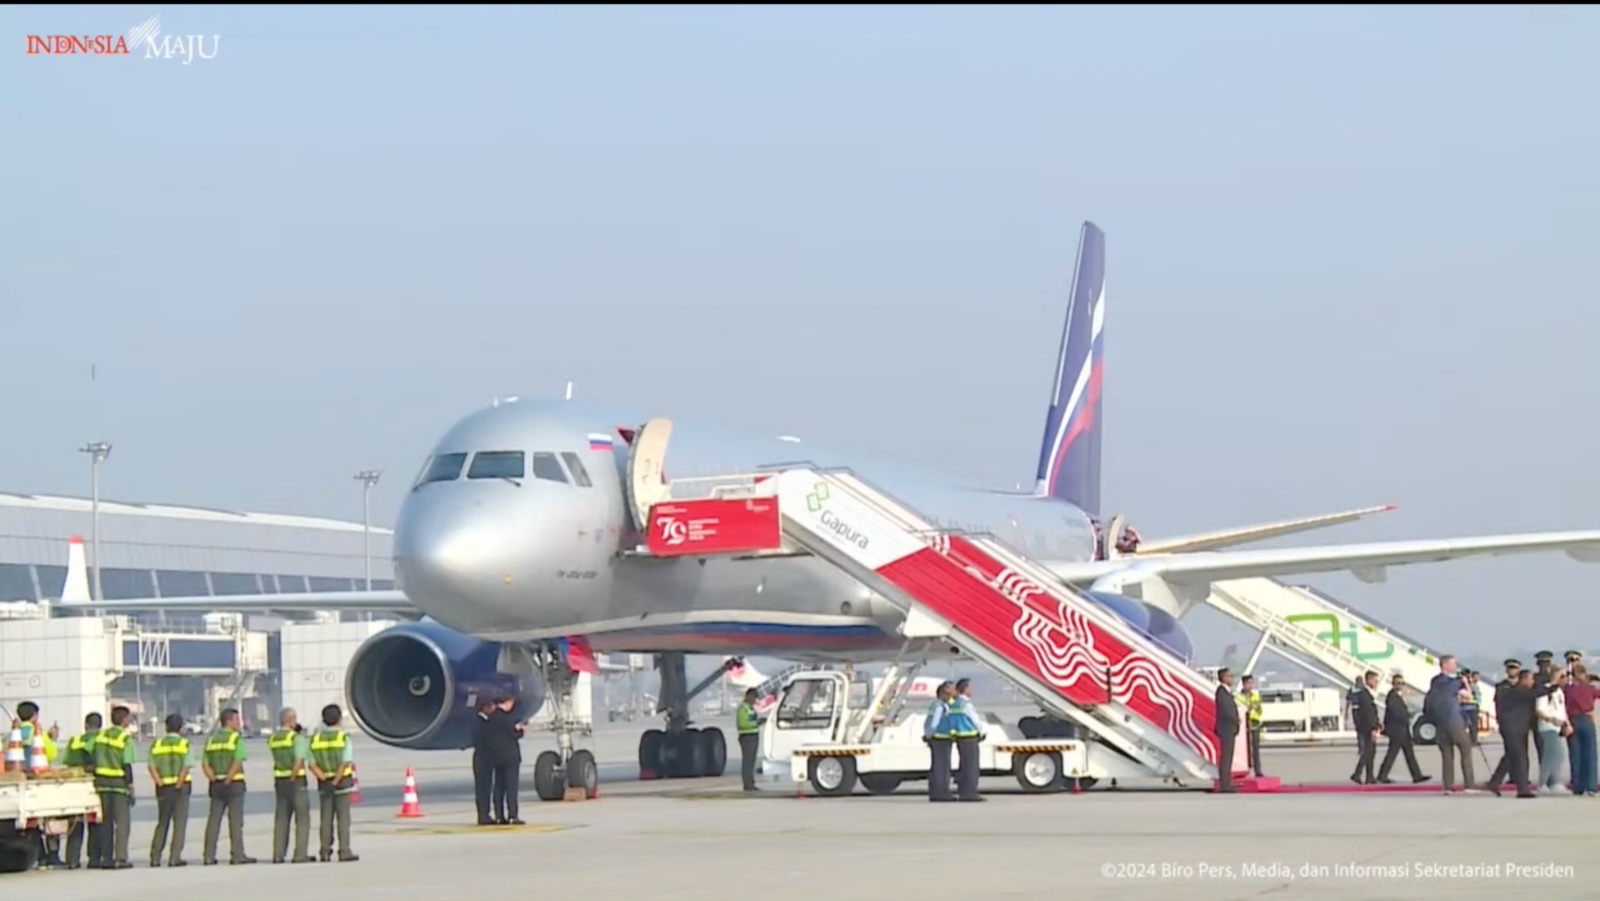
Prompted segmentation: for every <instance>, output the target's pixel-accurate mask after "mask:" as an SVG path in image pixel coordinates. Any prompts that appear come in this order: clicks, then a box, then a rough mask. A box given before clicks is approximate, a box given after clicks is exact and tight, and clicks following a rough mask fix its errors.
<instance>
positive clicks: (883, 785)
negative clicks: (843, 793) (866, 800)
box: [861, 773, 905, 795]
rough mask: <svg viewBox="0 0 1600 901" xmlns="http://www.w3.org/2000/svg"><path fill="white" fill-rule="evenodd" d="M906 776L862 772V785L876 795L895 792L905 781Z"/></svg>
mask: <svg viewBox="0 0 1600 901" xmlns="http://www.w3.org/2000/svg"><path fill="white" fill-rule="evenodd" d="M904 781H905V779H904V777H901V776H896V775H894V774H893V773H862V774H861V785H862V786H863V787H864V788H866V790H867V791H869V792H872V793H873V794H875V795H889V794H893V793H894V790H895V789H897V788H899V787H900V783H902V782H904Z"/></svg>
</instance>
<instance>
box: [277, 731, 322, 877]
mask: <svg viewBox="0 0 1600 901" xmlns="http://www.w3.org/2000/svg"><path fill="white" fill-rule="evenodd" d="M267 750H269V751H271V752H272V790H273V793H274V794H276V795H277V807H276V812H275V813H274V814H273V817H272V862H273V863H283V861H284V858H285V856H287V855H288V853H289V821H290V820H291V819H293V820H294V862H295V863H311V862H312V861H311V855H310V854H308V853H306V846H307V845H309V844H310V843H311V800H310V797H309V796H308V794H307V793H306V767H307V766H308V765H309V764H310V762H311V746H310V744H309V743H308V742H307V741H306V736H305V730H303V729H301V728H300V717H299V715H298V714H296V713H295V711H294V708H292V707H285V708H284V709H283V711H282V712H281V713H279V714H278V731H276V732H274V733H272V735H271V737H269V738H268V739H267Z"/></svg>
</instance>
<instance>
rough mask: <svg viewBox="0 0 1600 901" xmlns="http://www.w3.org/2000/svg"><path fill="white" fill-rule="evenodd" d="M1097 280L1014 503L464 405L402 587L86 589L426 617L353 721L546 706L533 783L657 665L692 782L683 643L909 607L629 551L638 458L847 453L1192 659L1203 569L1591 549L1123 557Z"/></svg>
mask: <svg viewBox="0 0 1600 901" xmlns="http://www.w3.org/2000/svg"><path fill="white" fill-rule="evenodd" d="M1104 289H1105V236H1104V234H1103V233H1102V232H1101V230H1100V229H1099V228H1098V227H1097V226H1095V225H1094V224H1093V223H1091V222H1085V223H1084V224H1083V227H1082V231H1081V234H1080V238H1079V245H1078V256H1077V263H1076V271H1075V273H1074V276H1073V282H1072V289H1071V294H1070V299H1069V305H1068V310H1067V316H1066V323H1065V327H1064V329H1063V334H1062V340H1061V346H1060V351H1059V356H1058V359H1057V365H1056V367H1055V370H1054V372H1053V374H1052V375H1053V378H1052V384H1051V400H1050V404H1049V407H1048V409H1047V412H1046V417H1045V423H1044V431H1043V438H1042V441H1041V445H1040V449H1039V457H1038V466H1037V469H1036V472H1035V486H1034V489H1033V490H1032V491H1029V492H1020V491H996V490H986V489H982V488H977V487H973V486H970V485H966V484H963V483H962V482H961V481H960V480H959V479H957V478H951V477H949V476H940V475H937V474H934V473H931V472H926V471H919V470H917V469H916V468H914V467H911V466H907V465H905V464H895V463H890V462H878V461H869V460H865V459H863V458H861V457H860V456H859V455H847V454H838V453H834V452H831V451H828V450H826V449H824V448H820V447H815V446H812V445H811V444H809V443H808V442H805V441H803V440H802V441H800V442H798V443H797V442H796V440H795V439H794V438H793V437H791V436H780V437H771V438H762V437H755V436H751V435H748V434H740V433H739V432H737V431H735V430H718V429H716V428H713V427H711V426H709V425H704V424H700V423H684V422H672V423H671V425H670V426H669V428H670V436H671V453H670V455H667V454H666V448H665V445H664V444H662V443H661V441H664V440H665V438H664V436H662V437H660V440H656V439H652V438H651V437H650V427H651V426H653V423H652V422H651V421H650V420H649V418H648V417H647V416H645V415H642V414H641V413H640V412H638V411H626V410H612V409H605V408H601V407H597V406H592V405H589V404H587V403H580V402H577V401H573V400H570V399H565V398H555V399H549V400H519V399H515V398H508V399H505V400H501V401H496V402H494V403H491V404H490V405H488V406H486V407H483V408H481V409H478V410H476V411H474V412H471V413H469V414H468V415H466V416H465V417H464V418H462V419H461V420H460V421H458V422H457V423H455V424H454V425H453V426H452V427H451V428H450V429H449V430H448V431H446V432H445V433H444V435H443V436H442V437H441V438H440V439H439V440H438V441H437V443H436V444H435V446H434V447H433V449H432V450H431V451H430V452H429V454H428V455H427V457H426V459H425V461H424V463H423V465H422V468H421V471H420V472H419V473H418V475H417V477H416V479H415V480H414V482H413V483H412V485H411V487H410V490H409V493H408V494H407V496H406V498H405V500H404V503H403V505H402V507H401V510H400V513H399V515H398V518H397V522H396V524H395V528H394V540H393V553H394V564H395V572H396V575H397V584H398V585H399V587H398V588H397V589H396V590H393V591H371V592H341V593H336V594H335V593H322V594H319V593H308V594H298V595H290V594H277V595H260V596H234V597H197V598H161V599H134V600H115V601H106V600H100V601H88V600H87V599H86V598H78V599H77V601H78V604H79V605H80V606H87V605H92V607H93V609H95V610H101V611H105V612H109V613H116V612H123V611H128V610H158V609H167V610H173V609H185V608H187V609H202V610H207V611H219V610H226V611H241V612H250V611H263V612H279V613H286V612H295V611H305V610H339V609H342V610H364V611H370V612H388V613H396V614H399V615H401V616H404V617H411V618H416V617H420V619H417V620H416V621H413V622H407V623H403V624H400V625H397V626H394V627H392V628H390V629H387V630H385V631H383V632H381V633H378V634H377V635H374V636H373V637H372V638H370V639H368V640H367V641H366V642H365V643H364V644H363V645H362V646H361V647H360V648H359V649H358V650H357V652H356V653H355V655H354V656H353V657H352V659H351V661H350V666H349V670H348V673H347V677H346V686H345V688H346V694H347V697H348V702H349V705H350V708H351V712H352V713H353V715H354V716H355V718H356V721H357V722H358V724H359V725H360V726H361V727H362V728H363V730H365V731H366V732H367V733H368V734H370V735H372V736H373V737H375V738H377V739H378V740H379V741H381V742H384V743H385V744H389V745H394V746H398V747H403V748H411V749H418V750H434V749H456V748H463V747H466V746H467V745H468V744H469V743H470V735H471V724H472V707H471V701H472V699H474V698H476V697H477V696H480V695H482V694H484V693H486V692H495V691H509V692H511V693H512V694H513V695H514V696H515V697H516V698H517V702H516V704H517V707H516V709H517V711H518V712H519V714H520V715H524V716H532V715H533V713H534V712H537V711H538V710H540V709H541V707H543V706H544V705H546V704H549V705H551V711H552V713H553V716H552V722H551V726H550V728H551V729H552V730H553V731H554V732H555V734H556V738H557V743H558V748H559V750H557V751H553V752H552V751H547V752H545V753H544V754H541V755H540V759H539V761H537V762H536V765H535V783H536V786H539V787H540V793H541V797H544V796H545V795H544V790H545V789H544V787H543V786H544V785H545V783H548V782H550V781H551V780H552V779H558V778H560V774H562V773H566V774H568V776H567V778H568V779H569V780H572V779H577V778H585V779H587V778H592V776H593V757H592V755H591V754H590V753H589V752H588V751H586V750H582V749H576V748H575V747H574V737H575V735H576V734H577V732H578V731H579V730H580V729H581V726H580V724H578V723H576V722H575V721H574V720H573V718H572V717H571V716H570V715H569V714H568V713H567V711H569V710H570V705H569V701H570V691H571V688H572V685H573V682H574V679H575V675H574V674H575V671H577V670H591V671H592V669H593V654H594V653H595V652H610V653H639V654H652V655H655V661H656V665H657V668H658V670H659V672H660V674H661V690H660V696H661V704H660V710H661V711H662V712H664V713H665V714H666V723H665V729H664V730H663V729H651V730H649V731H647V732H646V733H645V734H644V735H643V736H642V737H641V740H640V746H639V763H640V770H641V774H642V775H644V776H647V777H649V776H672V777H693V776H703V775H715V774H720V773H721V772H722V767H723V766H724V765H725V762H726V744H725V739H724V736H723V735H722V732H721V730H720V729H715V728H712V729H697V728H694V727H693V725H692V723H691V720H690V716H689V702H690V699H691V698H692V697H693V695H694V694H695V693H697V690H698V689H699V688H703V687H704V686H705V685H709V684H713V683H714V682H715V680H716V678H719V676H718V675H715V674H714V675H713V676H712V677H711V678H710V679H708V680H706V681H705V682H703V683H702V684H701V686H690V685H689V684H688V680H687V678H686V671H685V666H684V660H685V655H687V654H716V655H722V656H726V657H728V658H730V661H731V662H729V663H726V664H725V668H727V667H731V666H733V665H736V662H737V661H738V660H739V659H740V658H743V657H745V656H757V655H760V656H772V657H781V658H787V659H792V660H809V661H828V660H835V661H867V660H872V659H884V658H887V657H889V656H892V655H893V654H895V653H896V652H898V651H899V650H901V648H902V638H901V637H900V635H899V634H898V632H897V630H898V629H899V628H900V624H901V623H902V622H904V620H905V615H904V614H903V613H902V611H901V610H900V609H899V608H897V607H896V606H894V605H893V604H891V603H889V602H888V601H887V600H886V599H884V598H882V597H879V596H877V595H875V594H874V592H872V591H871V590H869V589H867V588H866V587H865V586H863V585H861V584H860V583H858V582H856V581H854V580H853V579H852V578H850V577H849V576H847V575H845V574H843V573H842V572H840V571H839V570H837V569H835V568H833V567H832V566H831V565H829V564H827V563H826V562H824V561H821V560H819V559H817V558H814V557H796V556H789V557H782V556H771V557H761V556H757V557H753V558H746V559H732V558H726V557H714V558H700V559H694V558H673V559H663V558H654V557H650V556H648V555H642V554H639V553H637V552H636V549H637V548H638V547H639V546H640V545H641V544H642V543H643V542H642V541H641V537H640V530H641V529H642V528H644V526H645V524H644V523H643V522H641V521H640V513H639V511H638V503H637V502H638V498H635V497H632V496H630V495H631V494H632V493H636V492H634V490H633V489H632V488H631V487H630V486H632V485H636V484H639V483H638V482H637V481H635V480H634V479H633V476H634V475H636V472H635V470H638V469H641V468H642V469H650V468H652V467H653V468H654V469H655V470H658V471H664V470H670V471H671V473H672V475H673V478H674V479H677V478H682V477H688V476H715V475H719V474H729V473H754V472H758V471H760V470H762V469H769V470H770V469H772V468H775V467H776V468H781V466H782V464H785V463H787V464H790V465H793V464H795V463H796V462H797V460H796V457H797V453H798V454H800V455H803V456H804V458H805V459H806V460H807V461H810V462H812V463H815V464H819V465H837V464H844V463H849V464H850V465H851V468H852V470H853V471H855V472H857V473H861V474H863V475H865V476H867V477H870V478H871V479H872V481H873V483H874V484H875V485H876V486H878V487H879V488H881V489H883V490H885V491H887V492H888V493H889V494H891V495H893V496H894V497H896V498H898V499H900V500H901V501H903V502H904V503H906V504H907V505H909V506H911V507H912V508H914V509H916V510H918V511H919V512H921V513H922V514H923V515H924V516H927V517H930V518H932V519H934V520H935V521H936V523H937V524H938V525H940V526H943V527H946V528H949V529H954V530H966V531H969V532H981V533H988V534H993V535H996V536H998V537H999V538H1000V539H1001V540H1003V541H1005V542H1007V543H1009V544H1010V545H1011V546H1013V547H1015V548H1017V549H1018V550H1019V551H1020V552H1022V553H1023V554H1024V555H1025V556H1027V557H1028V558H1030V559H1031V560H1033V561H1034V562H1036V563H1038V564H1039V565H1040V566H1042V567H1044V568H1045V569H1047V570H1049V571H1050V572H1051V573H1053V574H1054V575H1055V576H1056V577H1057V578H1058V579H1060V580H1061V581H1063V582H1064V583H1068V584H1070V585H1072V586H1075V587H1077V588H1079V589H1081V590H1083V591H1084V592H1086V593H1087V594H1088V595H1089V596H1090V597H1091V598H1092V599H1093V600H1094V601H1095V602H1096V603H1099V604H1101V605H1102V606H1104V607H1105V608H1107V609H1109V610H1111V611H1112V612H1113V613H1115V614H1116V615H1118V616H1120V617H1122V618H1123V619H1124V620H1126V621H1127V622H1128V623H1129V624H1131V625H1133V626H1134V627H1135V628H1136V629H1138V630H1140V631H1143V632H1144V633H1146V634H1147V635H1149V636H1150V637H1151V638H1153V639H1155V640H1157V641H1159V642H1160V643H1162V644H1165V645H1166V646H1167V647H1168V648H1170V649H1172V650H1173V651H1174V652H1175V653H1177V654H1178V655H1179V656H1180V657H1185V658H1187V657H1188V656H1190V655H1191V654H1192V644H1191V642H1190V640H1189V637H1188V635H1187V633H1186V632H1185V631H1184V629H1183V627H1182V625H1181V624H1180V623H1179V619H1180V618H1181V617H1182V616H1183V615H1184V614H1185V613H1186V612H1187V611H1188V610H1189V609H1191V608H1192V607H1194V606H1195V605H1197V604H1200V603H1203V602H1204V600H1205V598H1206V596H1207V595H1208V594H1209V593H1210V590H1211V589H1210V586H1211V584H1212V583H1213V582H1216V581H1222V580H1229V579H1237V578H1245V577H1255V576H1264V577H1279V576H1286V575H1291V574H1304V573H1316V572H1332V571H1341V570H1348V571H1351V572H1353V573H1354V574H1356V576H1357V577H1358V578H1361V579H1363V580H1365V581H1381V580H1382V579H1383V577H1384V573H1385V571H1386V568H1387V567H1390V566H1398V565H1405V564H1412V563H1426V562H1435V561H1443V560H1452V559H1460V558H1465V557H1476V556H1496V555H1505V554H1516V553H1528V552H1535V551H1552V550H1561V551H1564V552H1566V553H1567V554H1568V556H1570V557H1573V558H1574V559H1578V560H1583V561H1587V562H1594V561H1596V560H1600V530H1590V531H1573V532H1543V533H1526V534H1514V535H1492V536H1483V537H1471V538H1454V539H1425V540H1412V541H1387V542H1376V543H1365V544H1343V545H1324V546H1314V547H1299V548H1273V549H1264V550H1263V549H1244V548H1240V547H1239V546H1240V545H1245V544H1249V543H1251V542H1255V541H1260V540H1262V539H1265V538H1272V537H1278V536H1282V535H1288V534H1293V533H1297V532H1303V531H1308V530H1311V529H1319V528H1324V527H1326V526H1330V525H1334V524H1337V523H1343V522H1350V521H1353V520H1355V519H1359V518H1361V517H1363V516H1366V515H1369V514H1372V513H1377V512H1383V511H1385V510H1389V509H1392V507H1390V506H1383V507H1373V508H1364V509H1361V510H1352V511H1348V512H1345V513H1336V514H1332V515H1327V516H1316V517H1309V518H1302V519H1294V520H1287V521H1283V522H1276V523H1268V524H1263V525H1257V526H1250V527H1245V528H1237V529H1227V530H1221V531H1216V532H1209V533H1205V534H1201V535H1193V536H1186V537H1180V538H1174V539H1169V540H1155V541H1147V542H1143V543H1141V544H1139V545H1138V546H1137V547H1134V546H1132V545H1131V544H1130V543H1128V542H1123V541H1121V540H1119V539H1120V538H1121V537H1122V534H1123V533H1122V532H1121V531H1120V530H1119V529H1118V528H1117V524H1119V523H1120V522H1121V517H1115V518H1113V519H1112V524H1113V525H1112V527H1111V528H1110V529H1108V528H1106V527H1105V526H1104V525H1102V524H1101V523H1100V519H1099V517H1100V515H1101V513H1102V511H1101V506H1100V500H1101V496H1100V461H1101V412H1102V411H1101V387H1102V385H1103V380H1104V373H1103V363H1104V357H1105V344H1104V341H1105V334H1104V329H1105V314H1106V303H1105V290H1104ZM646 423H649V425H648V426H647V425H641V424H646ZM939 437H940V436H939V435H938V433H937V431H935V433H934V434H932V435H926V434H925V435H919V436H918V444H919V446H920V447H919V449H920V450H921V451H923V453H926V450H927V445H928V444H930V443H933V444H936V443H937V441H938V440H939ZM929 439H932V440H931V441H929ZM574 773H577V774H580V776H576V777H575V776H572V775H571V774H574ZM584 774H587V775H584ZM573 784H577V782H574V783H573ZM556 796H557V797H559V793H558V794H557V795H556Z"/></svg>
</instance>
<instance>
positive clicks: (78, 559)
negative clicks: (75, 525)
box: [61, 535, 93, 606]
mask: <svg viewBox="0 0 1600 901" xmlns="http://www.w3.org/2000/svg"><path fill="white" fill-rule="evenodd" d="M92 599H93V598H92V596H91V595H90V594H89V564H88V563H87V562H86V560H85V558H84V555H83V539H82V538H80V537H78V536H77V535H74V536H72V537H71V538H70V539H68V540H67V580H66V582H65V583H63V584H62V586H61V603H62V605H63V606H71V605H73V604H87V603H89V602H90V601H91V600H92Z"/></svg>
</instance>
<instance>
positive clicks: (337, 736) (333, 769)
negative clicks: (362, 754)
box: [311, 729, 354, 780]
mask: <svg viewBox="0 0 1600 901" xmlns="http://www.w3.org/2000/svg"><path fill="white" fill-rule="evenodd" d="M349 742H350V739H349V738H348V737H346V736H345V734H344V730H343V729H323V730H321V731H319V732H318V733H317V734H316V735H313V736H311V759H312V761H313V762H315V763H316V765H317V769H319V770H322V771H323V772H324V773H328V774H331V775H332V776H333V778H334V779H336V780H337V779H343V778H345V777H346V776H349V775H350V774H351V773H352V772H354V767H352V766H350V765H349V764H347V763H345V762H344V748H345V745H346V744H348V743H349Z"/></svg>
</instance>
